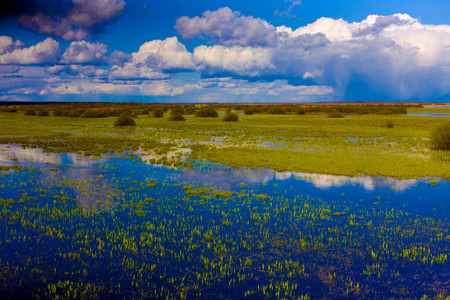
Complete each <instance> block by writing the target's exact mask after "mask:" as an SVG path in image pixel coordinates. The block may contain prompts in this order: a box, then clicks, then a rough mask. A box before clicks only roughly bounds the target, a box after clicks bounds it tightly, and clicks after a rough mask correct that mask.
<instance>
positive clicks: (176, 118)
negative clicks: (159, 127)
mask: <svg viewBox="0 0 450 300" xmlns="http://www.w3.org/2000/svg"><path fill="white" fill-rule="evenodd" d="M169 121H186V119H185V118H184V117H183V115H182V114H180V113H174V114H173V115H171V116H170V118H169Z"/></svg>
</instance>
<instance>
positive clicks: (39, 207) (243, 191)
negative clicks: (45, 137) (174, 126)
mask: <svg viewBox="0 0 450 300" xmlns="http://www.w3.org/2000/svg"><path fill="white" fill-rule="evenodd" d="M0 165H2V166H17V167H14V168H12V167H11V169H10V170H7V169H8V168H7V167H3V168H4V169H5V170H4V171H2V172H1V173H2V174H1V175H2V176H0V187H1V188H0V202H1V204H0V209H2V213H1V214H0V216H1V217H0V233H1V239H0V259H1V260H0V266H1V268H2V270H3V273H2V275H0V276H1V279H2V286H1V287H0V295H1V296H3V297H7V298H11V297H26V298H29V297H32V296H33V297H40V298H55V297H57V296H61V297H63V298H95V297H99V298H113V299H115V298H117V299H119V298H120V299H123V298H127V299H128V298H133V297H134V298H163V299H166V298H181V299H185V298H189V299H195V298H199V299H212V298H221V299H222V298H224V299H230V298H231V299H242V298H244V297H247V298H249V299H264V298H267V297H269V298H286V299H298V298H301V297H303V299H309V298H310V299H322V298H326V299H342V298H347V297H348V298H350V299H364V298H366V299H367V298H369V299H388V298H404V299H410V298H411V299H414V298H417V299H419V298H421V297H423V296H424V295H428V297H430V298H435V297H438V296H439V295H441V296H445V297H446V296H449V295H450V283H449V275H450V267H449V262H448V260H447V255H448V254H449V251H450V250H449V248H450V234H449V232H448V228H449V225H450V222H449V220H448V215H449V213H450V201H449V199H450V197H449V196H448V195H449V192H450V182H449V181H447V180H442V179H430V178H427V179H407V180H396V179H392V178H373V177H368V176H361V177H346V176H331V175H317V174H307V173H294V172H281V173H280V172H275V171H271V170H252V169H232V168H229V167H226V166H223V165H217V164H211V163H207V162H195V161H193V162H189V161H187V163H186V164H185V166H184V167H181V168H180V169H176V170H173V169H169V168H167V167H165V166H155V165H150V164H146V163H144V162H143V161H141V160H140V159H139V155H136V154H135V153H131V152H130V153H123V154H111V155H103V156H102V157H97V158H94V157H89V158H85V157H83V156H80V155H77V154H67V153H44V152H43V151H42V150H41V149H22V148H21V147H20V146H17V145H3V146H1V147H0ZM445 297H444V299H445Z"/></svg>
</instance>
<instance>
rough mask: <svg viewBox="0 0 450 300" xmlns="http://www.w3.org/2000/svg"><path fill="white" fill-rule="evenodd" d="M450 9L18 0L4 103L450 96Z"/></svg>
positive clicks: (306, 2) (0, 64) (11, 5)
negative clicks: (19, 101)
mask: <svg viewBox="0 0 450 300" xmlns="http://www.w3.org/2000/svg"><path fill="white" fill-rule="evenodd" d="M449 6H450V5H449V1H444V0H428V1H418V0H416V1H414V0H412V1H406V0H399V1H385V0H381V1H369V0H367V1H356V0H350V1H312V0H302V1H300V0H282V1H253V0H251V1H242V0H241V1H237V0H218V1H201V0H192V1H179V0H166V1H150V0H97V1H93V0H60V1H50V0H41V1H32V0H14V1H12V0H7V1H3V2H2V4H0V12H1V13H0V28H1V32H0V76H1V77H0V100H3V101H18V100H21V101H142V102H169V103H173V102H314V101H343V100H348V101H440V102H442V101H445V102H448V101H449V100H450V20H449V19H450V18H449V17H448V16H449Z"/></svg>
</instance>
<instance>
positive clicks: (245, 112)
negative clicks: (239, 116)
mask: <svg viewBox="0 0 450 300" xmlns="http://www.w3.org/2000/svg"><path fill="white" fill-rule="evenodd" d="M244 114H246V115H248V116H249V115H253V110H251V109H244Z"/></svg>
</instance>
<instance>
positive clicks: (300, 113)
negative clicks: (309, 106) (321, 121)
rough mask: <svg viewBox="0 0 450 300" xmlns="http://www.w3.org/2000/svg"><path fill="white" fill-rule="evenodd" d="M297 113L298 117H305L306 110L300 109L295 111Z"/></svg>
mask: <svg viewBox="0 0 450 300" xmlns="http://www.w3.org/2000/svg"><path fill="white" fill-rule="evenodd" d="M295 113H296V114H297V115H304V114H305V110H304V109H303V108H299V109H297V110H296V111H295Z"/></svg>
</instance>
